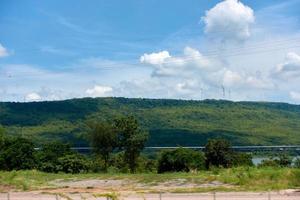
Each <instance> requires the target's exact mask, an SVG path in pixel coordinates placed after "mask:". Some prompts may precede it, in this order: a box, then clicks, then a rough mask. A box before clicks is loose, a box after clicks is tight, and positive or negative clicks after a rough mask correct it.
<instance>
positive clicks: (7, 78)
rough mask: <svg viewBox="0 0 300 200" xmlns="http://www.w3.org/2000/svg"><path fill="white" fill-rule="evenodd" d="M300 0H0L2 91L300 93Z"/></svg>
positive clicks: (17, 95)
mask: <svg viewBox="0 0 300 200" xmlns="http://www.w3.org/2000/svg"><path fill="white" fill-rule="evenodd" d="M299 8H300V0H287V1H279V0H278V1H275V0H274V1H270V0H266V1H254V0H251V1H250V0H247V1H246V0H244V1H237V0H227V1H199V0H186V1H182V0H180V1H179V0H164V1H159V0H149V1H141V0H126V1H123V0H119V1H116V0H112V1H104V0H103V1H102V0H100V1H99V0H90V1H83V0H82V1H79V0H78V1H74V0H72V1H71V0H65V1H60V0H45V1H35V0H27V1H17V0H1V2H0V11H1V12H0V13H1V14H0V44H1V46H0V101H40V100H61V99H68V98H74V97H86V96H91V97H101V96H125V97H145V98H180V99H205V98H215V99H228V100H237V101H238V100H251V101H252V100H255V101H284V102H290V103H299V102H300V88H298V85H299V83H300V77H299V75H300V12H299Z"/></svg>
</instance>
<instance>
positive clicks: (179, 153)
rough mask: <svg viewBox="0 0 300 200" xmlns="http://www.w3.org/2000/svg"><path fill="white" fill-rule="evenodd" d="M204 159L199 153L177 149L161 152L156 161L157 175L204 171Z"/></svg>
mask: <svg viewBox="0 0 300 200" xmlns="http://www.w3.org/2000/svg"><path fill="white" fill-rule="evenodd" d="M204 166H205V158H204V155H203V154H202V153H201V152H197V151H194V150H191V149H184V148H178V149H175V150H165V151H162V153H161V155H160V158H159V160H158V170H157V171H158V173H163V172H179V171H184V172H188V171H192V170H200V169H204Z"/></svg>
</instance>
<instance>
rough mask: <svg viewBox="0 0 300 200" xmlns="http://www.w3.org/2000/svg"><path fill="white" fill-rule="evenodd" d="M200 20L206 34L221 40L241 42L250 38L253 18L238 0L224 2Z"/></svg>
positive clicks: (249, 11) (252, 14) (246, 7)
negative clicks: (203, 24)
mask: <svg viewBox="0 0 300 200" xmlns="http://www.w3.org/2000/svg"><path fill="white" fill-rule="evenodd" d="M202 20H203V21H204V23H205V29H204V31H205V33H206V34H212V35H213V36H216V38H219V39H221V40H235V41H243V40H245V39H247V38H249V37H250V35H251V32H250V26H251V24H253V23H254V21H255V17H254V12H253V10H252V9H251V8H250V7H248V6H246V5H244V4H243V3H242V2H240V1H239V0H225V1H223V2H221V3H218V4H217V5H215V6H214V7H213V8H212V9H210V10H208V11H206V15H205V16H204V17H203V18H202Z"/></svg>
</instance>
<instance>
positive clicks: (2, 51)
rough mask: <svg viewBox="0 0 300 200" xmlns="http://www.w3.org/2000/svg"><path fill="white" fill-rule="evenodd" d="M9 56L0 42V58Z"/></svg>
mask: <svg viewBox="0 0 300 200" xmlns="http://www.w3.org/2000/svg"><path fill="white" fill-rule="evenodd" d="M6 56H9V53H8V52H7V49H6V48H5V47H4V46H2V44H0V58H1V57H6Z"/></svg>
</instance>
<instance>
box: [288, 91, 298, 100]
mask: <svg viewBox="0 0 300 200" xmlns="http://www.w3.org/2000/svg"><path fill="white" fill-rule="evenodd" d="M290 97H291V99H293V100H295V101H300V93H299V92H294V91H291V92H290Z"/></svg>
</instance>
